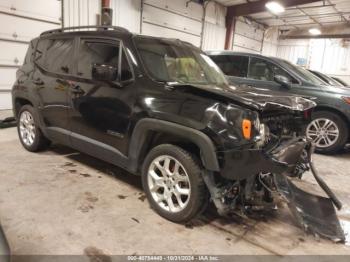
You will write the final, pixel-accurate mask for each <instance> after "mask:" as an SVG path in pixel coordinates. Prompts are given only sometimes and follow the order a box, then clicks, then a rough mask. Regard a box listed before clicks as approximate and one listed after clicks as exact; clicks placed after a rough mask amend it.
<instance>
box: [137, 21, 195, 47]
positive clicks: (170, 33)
mask: <svg viewBox="0 0 350 262" xmlns="http://www.w3.org/2000/svg"><path fill="white" fill-rule="evenodd" d="M142 32H143V34H145V35H152V36H156V37H167V38H176V39H181V40H182V41H187V42H189V43H191V44H193V45H195V46H199V44H200V38H199V37H198V36H194V35H191V34H186V33H183V32H176V33H174V30H169V29H168V28H164V27H159V26H156V25H152V24H147V23H144V24H143V29H142Z"/></svg>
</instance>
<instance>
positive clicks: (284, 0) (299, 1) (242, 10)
mask: <svg viewBox="0 0 350 262" xmlns="http://www.w3.org/2000/svg"><path fill="white" fill-rule="evenodd" d="M269 1H271V0H261V1H257V2H249V3H246V4H240V5H233V6H229V7H228V8H227V16H228V17H234V16H245V15H251V14H255V13H260V12H264V11H267V10H266V7H265V4H266V3H267V2H269ZM279 2H280V3H281V4H282V5H283V6H284V7H292V6H296V5H304V4H310V3H314V2H320V0H280V1H279Z"/></svg>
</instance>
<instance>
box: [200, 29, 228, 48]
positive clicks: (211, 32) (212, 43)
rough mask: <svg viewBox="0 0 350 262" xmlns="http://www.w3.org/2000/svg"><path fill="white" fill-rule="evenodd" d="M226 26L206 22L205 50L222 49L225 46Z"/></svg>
mask: <svg viewBox="0 0 350 262" xmlns="http://www.w3.org/2000/svg"><path fill="white" fill-rule="evenodd" d="M225 35H226V28H225V27H222V26H219V25H215V24H212V23H208V22H205V26H204V35H203V50H222V49H224V46H225Z"/></svg>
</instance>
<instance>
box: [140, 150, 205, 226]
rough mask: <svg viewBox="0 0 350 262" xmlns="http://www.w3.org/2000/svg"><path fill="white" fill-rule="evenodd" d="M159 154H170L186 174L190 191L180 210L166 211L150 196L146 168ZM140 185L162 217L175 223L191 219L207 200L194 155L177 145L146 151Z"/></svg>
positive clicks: (199, 168)
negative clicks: (184, 204)
mask: <svg viewBox="0 0 350 262" xmlns="http://www.w3.org/2000/svg"><path fill="white" fill-rule="evenodd" d="M160 156H170V157H172V158H174V159H176V160H177V161H179V162H180V163H181V165H182V166H183V167H184V169H185V170H186V173H187V175H188V178H189V181H190V183H189V188H190V192H191V193H190V196H189V200H188V203H187V205H186V206H185V207H184V208H183V209H182V210H181V211H178V212H170V211H167V210H165V209H163V208H162V207H161V206H160V205H159V204H157V202H156V201H155V199H154V198H153V197H152V194H151V191H150V186H149V183H148V170H149V168H150V165H151V163H152V162H153V160H155V159H156V158H157V157H160ZM142 185H143V189H144V191H145V193H146V196H147V199H148V201H149V203H150V205H151V207H152V208H153V209H154V210H155V211H156V212H157V213H158V214H159V215H161V216H162V217H164V218H166V219H168V220H170V221H173V222H176V223H185V222H188V221H190V220H192V219H193V218H195V217H196V216H198V215H199V214H200V213H201V212H203V211H204V210H205V207H206V206H207V204H208V202H209V192H208V190H207V187H206V185H205V183H204V180H203V177H202V174H201V167H200V165H199V164H198V162H197V160H196V157H195V156H193V155H191V154H190V153H189V152H187V151H185V150H184V149H182V148H180V147H178V146H174V145H170V144H163V145H159V146H157V147H155V148H153V149H152V150H151V151H150V152H149V153H148V155H147V157H146V159H145V161H144V163H143V167H142Z"/></svg>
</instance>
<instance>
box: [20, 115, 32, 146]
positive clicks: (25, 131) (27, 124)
mask: <svg viewBox="0 0 350 262" xmlns="http://www.w3.org/2000/svg"><path fill="white" fill-rule="evenodd" d="M19 131H20V135H21V140H22V142H23V143H24V144H25V145H27V146H31V145H32V144H33V143H34V141H35V123H34V118H33V116H32V114H31V113H30V112H28V111H23V112H22V114H21V116H20V118H19Z"/></svg>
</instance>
